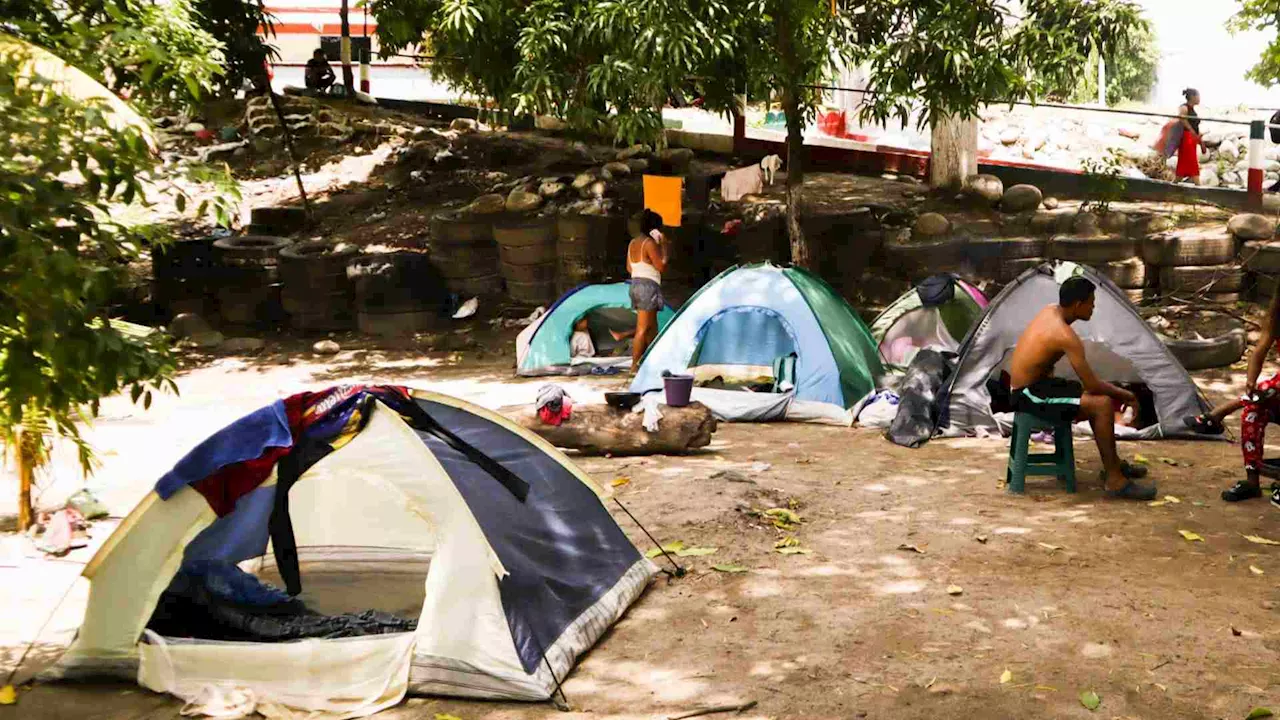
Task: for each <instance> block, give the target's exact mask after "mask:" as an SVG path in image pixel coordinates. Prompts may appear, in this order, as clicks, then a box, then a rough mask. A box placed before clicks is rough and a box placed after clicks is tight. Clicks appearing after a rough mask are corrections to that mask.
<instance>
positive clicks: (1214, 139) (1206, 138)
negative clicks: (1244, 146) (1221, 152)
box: [1200, 132, 1225, 149]
mask: <svg viewBox="0 0 1280 720" xmlns="http://www.w3.org/2000/svg"><path fill="white" fill-rule="evenodd" d="M1200 141H1201V142H1203V143H1204V146H1205V147H1207V148H1210V149H1212V148H1216V147H1219V146H1220V145H1222V144H1223V143H1224V142H1225V140H1224V139H1223V137H1222V135H1219V134H1218V133H1213V132H1208V133H1205V134H1204V135H1201V136H1200Z"/></svg>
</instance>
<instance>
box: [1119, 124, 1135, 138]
mask: <svg viewBox="0 0 1280 720" xmlns="http://www.w3.org/2000/svg"><path fill="white" fill-rule="evenodd" d="M1116 132H1118V133H1120V137H1123V138H1129V139H1130V140H1137V139H1138V137H1139V133H1138V131H1137V130H1135V129H1133V128H1130V127H1122V128H1120V129H1119V130H1117V131H1116Z"/></svg>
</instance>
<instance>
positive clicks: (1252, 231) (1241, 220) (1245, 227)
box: [1227, 213, 1276, 240]
mask: <svg viewBox="0 0 1280 720" xmlns="http://www.w3.org/2000/svg"><path fill="white" fill-rule="evenodd" d="M1227 231H1228V232H1230V233H1231V234H1232V235H1234V236H1236V238H1237V239H1239V240H1269V239H1270V238H1272V237H1273V236H1274V235H1275V234H1276V224H1275V222H1274V221H1272V220H1271V219H1270V218H1268V217H1264V216H1262V215H1258V214H1255V213H1240V214H1239V215H1236V216H1235V217H1233V218H1231V220H1230V221H1229V222H1228V223H1227Z"/></svg>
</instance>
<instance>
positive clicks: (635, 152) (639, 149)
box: [615, 145, 653, 162]
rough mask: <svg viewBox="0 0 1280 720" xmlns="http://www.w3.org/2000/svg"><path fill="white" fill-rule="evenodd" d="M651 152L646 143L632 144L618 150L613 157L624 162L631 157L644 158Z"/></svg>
mask: <svg viewBox="0 0 1280 720" xmlns="http://www.w3.org/2000/svg"><path fill="white" fill-rule="evenodd" d="M651 152H653V151H652V150H651V149H650V148H649V146H648V145H632V146H631V147H629V148H625V149H623V150H619V151H618V154H617V155H616V156H615V158H616V159H617V160H618V162H626V161H628V160H631V159H632V158H646V157H649V154H650V153H651Z"/></svg>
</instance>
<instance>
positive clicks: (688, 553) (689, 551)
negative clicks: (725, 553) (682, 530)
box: [676, 547, 720, 557]
mask: <svg viewBox="0 0 1280 720" xmlns="http://www.w3.org/2000/svg"><path fill="white" fill-rule="evenodd" d="M719 549H720V548H713V547H691V548H684V549H681V550H676V557H701V556H703V555H712V554H714V553H715V552H716V551H717V550H719Z"/></svg>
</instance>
